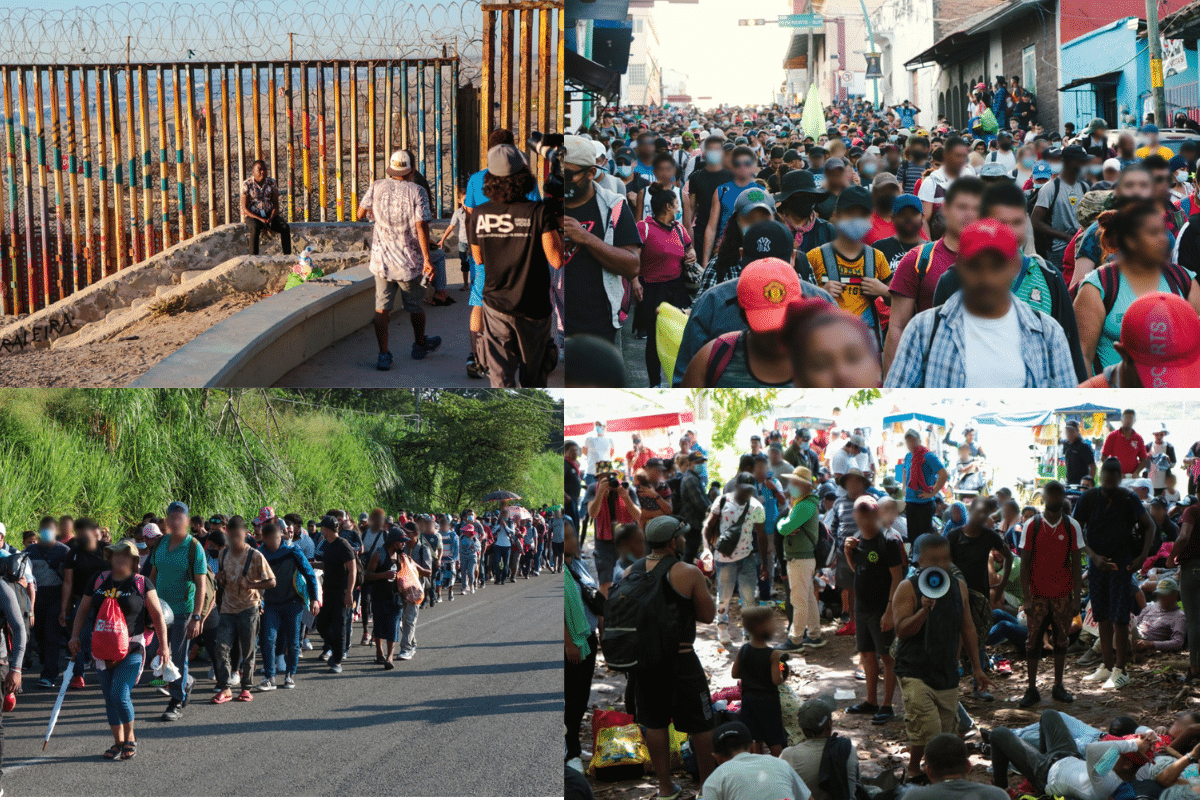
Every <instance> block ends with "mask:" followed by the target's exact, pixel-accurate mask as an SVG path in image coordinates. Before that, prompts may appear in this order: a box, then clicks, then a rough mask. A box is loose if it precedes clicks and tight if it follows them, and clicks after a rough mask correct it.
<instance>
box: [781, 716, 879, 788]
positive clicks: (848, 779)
mask: <svg viewBox="0 0 1200 800" xmlns="http://www.w3.org/2000/svg"><path fill="white" fill-rule="evenodd" d="M833 708H834V706H833V699H832V698H830V697H814V698H812V699H811V700H806V701H805V702H804V704H803V705H801V706H800V711H799V712H798V713H797V714H796V718H797V721H798V722H799V723H800V732H801V733H803V734H804V741H802V742H800V744H797V745H793V746H792V747H787V748H784V750H783V752H782V753H780V755H779V757H780V758H782V759H783V760H784V761H786V762H787V763H788V764H790V765H791V767H792V769H794V770H796V774H797V775H799V776H800V780H802V781H804V785H805V786H807V787H809V790H810V791H811V792H812V796H813V800H835V798H839V797H843V798H855V797H862V796H863V795H864V794H865V792H866V790H865V789H864V788H863V785H862V778H861V776H860V774H859V767H858V748H856V747H855V746H854V742H852V741H850V739H849V738H848V737H845V736H839V735H837V734H835V733H834V732H833ZM826 751H829V755H830V758H829V759H828V760H826V759H825V753H826ZM823 765H826V768H827V769H829V770H830V773H831V774H830V775H828V776H827V777H826V780H825V781H824V782H822V781H821V779H820V775H821V768H822V766H823ZM830 788H833V789H834V791H830Z"/></svg>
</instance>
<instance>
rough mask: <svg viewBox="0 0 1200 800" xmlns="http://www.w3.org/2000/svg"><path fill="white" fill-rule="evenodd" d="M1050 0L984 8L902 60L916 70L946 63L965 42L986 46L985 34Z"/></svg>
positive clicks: (954, 58)
mask: <svg viewBox="0 0 1200 800" xmlns="http://www.w3.org/2000/svg"><path fill="white" fill-rule="evenodd" d="M1048 3H1049V0H1011V2H1008V3H1002V4H1001V5H999V6H996V7H994V8H988V9H984V10H983V11H980V12H979V13H977V14H975V15H974V16H972V17H968V18H967V19H966V20H964V21H963V23H962V24H961V25H959V26H958V28H956V29H955V30H953V31H951V32H950V33H948V34H947V35H945V36H943V37H942V38H941V39H940V40H939V41H937V42H935V43H934V45H933V46H932V47H930V48H928V49H927V50H924V51H922V52H920V53H918V54H917V55H916V56H914V57H913V58H910V59H909V60H908V61H906V62H904V66H905V67H907V68H908V69H915V68H917V67H920V66H924V65H925V64H931V63H938V64H946V63H949V62H950V61H958V60H961V59H962V57H963V47H964V46H966V45H971V44H974V45H978V46H980V47H983V46H986V44H987V34H990V33H991V32H992V31H994V30H996V29H997V28H1000V27H1003V26H1004V25H1007V24H1008V23H1010V22H1012V21H1013V20H1015V19H1019V18H1020V17H1022V16H1024V15H1026V14H1030V13H1032V12H1033V11H1035V10H1037V8H1038V7H1040V6H1042V5H1047V4H1048Z"/></svg>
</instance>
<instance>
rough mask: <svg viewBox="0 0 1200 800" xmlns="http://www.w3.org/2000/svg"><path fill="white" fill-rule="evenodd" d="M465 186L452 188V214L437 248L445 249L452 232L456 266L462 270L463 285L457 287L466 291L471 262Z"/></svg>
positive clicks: (469, 285) (468, 287)
mask: <svg viewBox="0 0 1200 800" xmlns="http://www.w3.org/2000/svg"><path fill="white" fill-rule="evenodd" d="M466 192H467V187H466V186H465V185H462V186H459V187H458V188H457V189H455V190H454V216H452V217H450V222H449V224H447V225H446V230H445V231H444V232H443V233H442V238H441V240H440V241H439V242H438V248H439V249H441V250H445V249H446V240H447V239H449V238H450V234H451V233H454V236H455V238H456V239H457V240H458V266H459V268H460V269H461V270H462V277H463V285H462V287H461V288H460V289H459V291H460V292H468V291H470V290H471V262H470V260H469V258H470V246H469V245H468V244H467V210H466V208H464V207H463V198H464V197H465V196H466Z"/></svg>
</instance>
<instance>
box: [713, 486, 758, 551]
mask: <svg viewBox="0 0 1200 800" xmlns="http://www.w3.org/2000/svg"><path fill="white" fill-rule="evenodd" d="M728 501H729V495H725V496H723V497H722V498H721V506H720V508H719V509H718V510H717V524H718V526H719V525H720V517H721V514H723V513H724V512H725V504H726V503H727V502H728ZM749 513H750V501H749V500H747V501H746V507H745V508H744V509H742V515H741V516H740V517H738V518H737V522H735V523H733V526H732V527H731V528H729V530H727V531H725V532H724V533H722V534H721V535H720V536H719V537H717V546H716V550H717V552H718V553H720V554H721V555H723V556H725V557H726V558H728V557H729V556H731V555H733V552H734V551H735V550H737V546H738V542H740V541H741V540H742V525H744V524H745V522H746V515H747V514H749Z"/></svg>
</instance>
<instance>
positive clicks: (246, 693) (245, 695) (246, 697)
mask: <svg viewBox="0 0 1200 800" xmlns="http://www.w3.org/2000/svg"><path fill="white" fill-rule="evenodd" d="M253 700H254V695H252V694H250V690H249V689H242V691H241V694H239V695H238V696H237V701H238V702H239V703H249V702H251V701H253Z"/></svg>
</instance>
